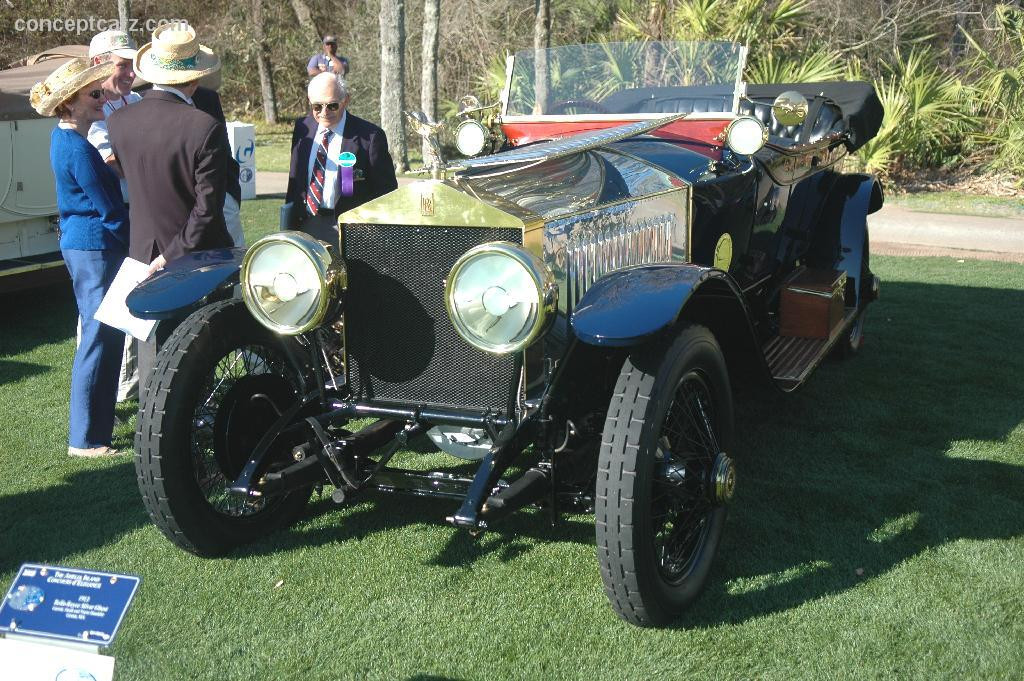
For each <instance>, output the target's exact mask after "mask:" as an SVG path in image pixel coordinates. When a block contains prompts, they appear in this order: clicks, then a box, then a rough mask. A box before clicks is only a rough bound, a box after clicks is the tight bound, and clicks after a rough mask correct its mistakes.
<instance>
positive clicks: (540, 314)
mask: <svg viewBox="0 0 1024 681" xmlns="http://www.w3.org/2000/svg"><path fill="white" fill-rule="evenodd" d="M485 253H498V254H500V255H504V256H506V257H509V258H512V259H514V260H515V261H517V262H518V263H519V264H520V265H522V266H523V267H525V268H526V270H527V272H529V273H530V276H531V277H532V278H533V283H534V285H535V286H536V287H537V318H536V321H534V323H533V328H532V329H530V333H528V334H527V335H526V336H525V337H524V338H523V339H522V340H520V341H516V342H514V343H503V344H500V345H496V344H490V343H485V342H482V341H481V340H480V339H479V338H477V336H476V335H475V334H473V332H472V331H470V330H469V329H468V328H467V327H466V325H465V324H463V322H462V319H461V318H460V317H459V315H458V314H456V310H455V301H454V293H455V282H456V280H457V279H458V275H459V271H460V270H461V269H462V268H463V267H465V266H466V264H467V263H469V262H470V261H471V260H473V259H474V258H476V257H477V256H479V255H482V254H485ZM444 304H445V309H446V310H447V312H448V319H449V320H450V321H451V323H452V325H453V326H454V327H455V331H456V332H457V333H458V334H459V336H461V337H462V339H463V340H465V341H466V342H467V343H469V344H470V345H472V346H473V347H475V348H478V349H480V350H483V351H484V352H489V353H491V354H494V355H507V354H511V353H514V352H518V351H520V350H522V349H523V348H526V347H528V346H529V345H531V344H533V342H534V341H536V340H537V339H538V338H540V336H541V335H542V334H543V333H544V332H545V331H546V330H547V327H548V325H549V324H550V322H552V321H553V320H554V316H555V313H556V311H557V308H558V285H557V282H556V281H555V276H554V274H553V273H552V272H551V269H550V268H549V267H548V266H547V265H545V264H544V262H542V261H541V259H540V258H538V257H536V256H534V255H533V254H532V253H529V252H527V251H526V250H524V249H523V248H521V247H520V246H519V245H518V244H514V243H512V242H509V241H492V242H490V243H486V244H480V245H479V246H474V247H473V248H471V249H469V250H468V251H466V252H465V253H463V254H462V256H461V257H460V258H459V259H458V260H456V261H455V264H454V265H452V269H451V272H449V274H448V278H447V281H446V282H445V287H444Z"/></svg>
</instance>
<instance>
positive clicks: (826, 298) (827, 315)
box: [779, 269, 846, 338]
mask: <svg viewBox="0 0 1024 681" xmlns="http://www.w3.org/2000/svg"><path fill="white" fill-rule="evenodd" d="M845 292H846V272H840V271H839V270H811V269H800V270H798V271H797V272H796V273H795V274H794V275H793V276H792V277H791V278H790V279H789V281H787V282H786V285H785V287H784V288H783V289H782V300H781V302H780V304H779V317H780V323H779V334H780V335H782V336H795V337H797V338H828V337H829V335H831V333H832V330H833V329H834V328H836V325H838V324H839V322H841V321H842V320H843V311H844V308H845V305H846V304H845V299H846V293H845Z"/></svg>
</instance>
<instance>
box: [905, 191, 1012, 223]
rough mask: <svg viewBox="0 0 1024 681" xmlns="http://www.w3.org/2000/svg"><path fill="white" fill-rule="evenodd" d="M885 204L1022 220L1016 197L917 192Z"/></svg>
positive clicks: (930, 210) (937, 211)
mask: <svg viewBox="0 0 1024 681" xmlns="http://www.w3.org/2000/svg"><path fill="white" fill-rule="evenodd" d="M888 201H890V202H892V203H895V204H896V205H898V206H900V207H902V208H906V209H908V210H914V211H921V212H924V213H952V214H955V215H979V216H981V217H996V218H1022V219H1024V201H1022V200H1021V199H1019V198H1016V197H1003V196H975V195H973V194H964V193H963V192H917V193H913V194H894V195H892V196H890V197H888Z"/></svg>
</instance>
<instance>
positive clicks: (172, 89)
mask: <svg viewBox="0 0 1024 681" xmlns="http://www.w3.org/2000/svg"><path fill="white" fill-rule="evenodd" d="M153 89H154V90H156V91H157V92H170V93H173V94H176V95H178V96H179V97H181V98H182V99H183V100H185V102H186V103H187V104H188V105H189V106H195V105H196V103H195V102H193V101H192V98H191V97H186V96H185V93H184V92H182V91H181V90H179V89H178V88H176V87H173V86H171V85H154V86H153Z"/></svg>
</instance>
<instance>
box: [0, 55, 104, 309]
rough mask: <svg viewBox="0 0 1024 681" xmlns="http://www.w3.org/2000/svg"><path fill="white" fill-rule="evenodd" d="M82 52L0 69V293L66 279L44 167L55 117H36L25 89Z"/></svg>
mask: <svg viewBox="0 0 1024 681" xmlns="http://www.w3.org/2000/svg"><path fill="white" fill-rule="evenodd" d="M87 53H88V48H87V47H85V46H84V45H64V46H62V47H56V48H54V49H51V50H48V51H46V52H41V53H39V54H36V55H33V56H31V57H28V58H26V59H25V60H24V62H23V63H20V64H18V65H15V66H12V67H10V68H7V69H4V70H2V71H0V292H9V291H17V290H20V289H26V288H33V287H36V286H42V285H44V284H48V283H52V282H55V281H61V280H65V279H67V277H68V273H67V269H66V268H65V267H64V257H63V256H62V255H61V253H60V246H59V245H58V230H57V222H58V214H57V193H56V190H55V188H54V180H53V171H52V170H51V169H50V154H49V148H50V133H51V132H52V131H53V128H54V126H55V125H57V119H56V118H42V117H40V116H39V114H37V113H36V112H35V111H34V110H33V109H32V106H31V105H30V104H29V101H28V93H29V90H30V89H31V88H32V86H33V85H34V84H35V83H37V82H38V81H41V80H43V79H44V78H46V76H47V75H49V73H50V72H51V71H53V70H54V69H56V68H57V67H58V66H60V65H61V64H62V63H64V62H65V61H67V60H68V59H69V58H71V57H84V56H85V55H86V54H87ZM40 150H43V153H40Z"/></svg>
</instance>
